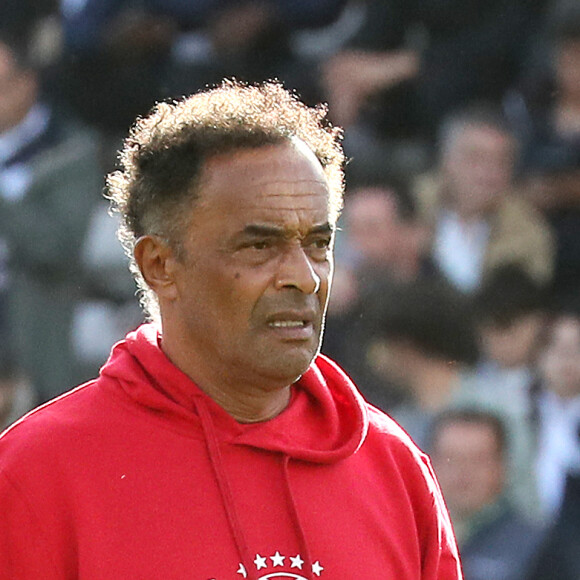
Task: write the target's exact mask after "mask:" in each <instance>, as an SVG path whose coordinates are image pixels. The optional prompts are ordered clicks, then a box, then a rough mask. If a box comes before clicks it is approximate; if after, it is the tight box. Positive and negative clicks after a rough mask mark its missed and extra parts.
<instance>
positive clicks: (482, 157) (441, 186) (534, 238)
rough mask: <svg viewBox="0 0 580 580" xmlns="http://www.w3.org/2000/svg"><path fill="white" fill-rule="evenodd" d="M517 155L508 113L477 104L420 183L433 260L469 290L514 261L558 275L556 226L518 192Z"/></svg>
mask: <svg viewBox="0 0 580 580" xmlns="http://www.w3.org/2000/svg"><path fill="white" fill-rule="evenodd" d="M517 154H518V144H517V142H516V139H515V137H514V134H513V133H512V131H511V129H510V128H509V126H508V125H507V124H506V122H505V119H504V118H503V116H502V115H501V114H500V113H498V112H497V111H496V110H495V109H494V108H490V107H488V106H486V105H471V106H469V107H467V108H466V109H462V110H459V111H456V112H454V113H453V114H452V115H451V116H450V117H449V118H448V119H447V120H446V121H445V122H444V123H443V125H442V126H441V129H440V141H439V156H440V160H439V166H438V168H437V170H436V172H435V173H434V174H430V175H426V176H422V177H421V178H420V179H418V180H417V182H416V186H415V191H416V195H417V201H418V207H419V209H420V213H421V215H422V219H423V220H425V223H426V224H428V225H429V226H430V227H431V229H432V245H433V249H432V252H433V259H434V261H435V262H436V264H437V266H438V267H439V269H440V270H441V272H442V274H443V275H444V276H445V277H446V278H447V279H448V280H449V281H450V282H451V283H452V284H454V285H455V286H456V287H457V288H459V289H460V290H461V291H463V292H473V291H474V290H476V288H477V287H478V285H479V284H480V283H481V281H482V279H483V278H484V276H485V274H486V273H487V272H489V271H490V270H491V269H493V268H495V267H497V266H500V265H502V264H506V263H514V264H518V265H520V266H521V267H522V268H523V269H524V270H525V271H526V272H528V273H529V274H530V275H531V276H533V278H534V279H535V280H537V281H538V282H540V283H546V282H547V281H549V280H550V277H551V275H552V270H553V249H554V248H553V237H552V232H551V231H550V227H549V225H548V224H547V223H546V221H545V220H544V218H543V217H542V216H541V215H540V214H539V213H538V212H536V211H535V210H534V209H533V208H532V207H531V205H530V204H529V203H527V202H526V201H525V200H523V199H521V198H519V197H517V196H515V195H514V194H513V186H514V169H515V164H516V159H517Z"/></svg>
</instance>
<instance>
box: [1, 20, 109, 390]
mask: <svg viewBox="0 0 580 580" xmlns="http://www.w3.org/2000/svg"><path fill="white" fill-rule="evenodd" d="M32 40H33V39H32V38H31V37H29V36H27V35H24V36H23V35H21V34H16V33H15V32H14V31H10V30H4V29H0V241H1V244H2V247H3V248H4V256H3V259H2V274H3V291H4V295H5V296H6V297H7V299H6V301H7V307H6V317H7V319H8V322H7V325H6V326H7V328H8V332H9V338H8V339H7V340H9V341H11V343H13V345H14V351H15V355H16V357H17V361H18V364H19V366H20V367H21V368H22V369H23V371H24V373H25V374H26V376H27V377H28V378H29V379H30V381H31V382H32V386H33V388H34V389H35V392H36V394H37V399H38V400H40V401H42V400H45V399H48V398H49V397H52V396H54V395H56V394H59V393H60V392H61V391H62V389H63V388H64V386H63V385H66V384H70V383H71V381H73V382H75V381H77V380H78V378H79V377H78V376H77V374H76V373H75V372H74V368H75V361H74V356H73V353H72V349H71V343H70V331H71V321H72V316H73V310H74V308H75V304H76V303H77V301H78V300H79V299H80V297H81V295H82V292H83V289H82V287H83V280H82V276H83V274H82V267H81V264H80V259H79V258H80V255H79V254H80V251H79V250H80V246H81V244H82V240H83V237H84V235H85V230H86V227H87V223H88V219H89V215H90V211H91V208H92V207H93V206H94V205H95V203H96V202H97V201H98V200H99V197H100V192H101V189H102V187H103V182H102V171H101V167H100V165H99V163H98V143H97V140H96V137H95V136H94V135H93V134H92V133H89V132H88V131H87V130H86V129H85V128H83V127H82V126H80V125H78V124H77V123H75V122H73V121H71V119H70V118H68V117H67V116H66V115H62V114H60V111H57V110H56V108H55V107H54V106H52V105H51V104H50V103H49V102H47V101H46V100H44V96H43V93H42V86H41V77H40V71H39V70H38V68H37V67H36V63H35V62H34V61H33V60H32V58H31V55H30V46H31V43H32Z"/></svg>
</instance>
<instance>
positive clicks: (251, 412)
mask: <svg viewBox="0 0 580 580" xmlns="http://www.w3.org/2000/svg"><path fill="white" fill-rule="evenodd" d="M161 348H162V350H163V352H164V353H165V354H166V355H167V357H168V358H169V360H171V362H172V363H173V364H174V365H175V366H176V367H177V368H179V369H180V370H181V371H182V372H184V373H185V374H186V375H187V376H188V377H189V378H190V379H191V380H192V381H194V382H195V384H196V385H197V386H198V387H199V388H200V389H201V390H202V391H204V392H205V393H206V394H207V395H208V396H209V397H210V398H211V399H213V400H214V401H215V402H216V403H217V404H218V405H219V406H220V407H222V408H223V409H224V410H225V411H227V412H228V413H229V414H230V415H231V416H232V417H233V418H234V419H235V420H236V421H238V422H240V423H257V422H260V421H267V420H269V419H272V418H274V417H276V416H277V415H279V414H280V413H281V412H282V411H283V410H284V409H285V408H286V407H287V406H288V403H289V402H290V394H291V381H283V380H281V379H271V378H268V377H259V376H255V375H252V376H241V375H239V374H234V373H232V372H231V369H230V368H224V367H223V366H220V365H219V364H216V365H213V366H212V365H208V364H207V360H208V357H201V358H203V359H204V360H200V357H199V356H197V353H195V352H191V351H190V350H185V349H184V347H183V346H182V343H181V342H179V341H177V342H175V343H174V342H173V341H171V340H168V339H167V338H166V337H164V338H163V339H162V342H161ZM204 363H205V364H204Z"/></svg>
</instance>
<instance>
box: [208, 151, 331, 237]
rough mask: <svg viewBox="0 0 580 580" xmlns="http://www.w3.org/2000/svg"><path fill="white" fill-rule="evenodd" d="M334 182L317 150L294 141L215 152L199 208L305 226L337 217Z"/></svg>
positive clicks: (237, 218)
mask: <svg viewBox="0 0 580 580" xmlns="http://www.w3.org/2000/svg"><path fill="white" fill-rule="evenodd" d="M329 201H330V200H329V187H328V181H327V178H326V175H325V173H324V170H323V168H322V166H321V164H320V162H319V161H318V159H317V158H316V156H315V155H314V154H313V153H312V152H311V151H310V150H309V149H308V148H307V147H305V146H301V145H296V144H293V143H285V144H281V145H271V146H270V145H269V146H264V147H259V148H255V149H244V150H240V151H236V152H234V153H230V154H224V155H217V156H214V157H212V158H210V159H209V160H208V161H207V162H206V163H205V166H204V168H203V171H202V175H201V180H200V185H199V202H198V208H199V209H200V210H201V211H202V212H203V213H204V214H206V216H208V215H209V214H213V216H214V218H217V217H218V216H221V217H222V219H224V220H226V219H228V220H230V221H248V220H250V221H251V220H253V221H257V222H260V221H265V222H276V223H284V224H287V225H288V227H292V226H296V227H299V226H300V225H301V224H302V223H304V222H306V223H309V222H312V221H316V222H327V221H331V216H330V203H329Z"/></svg>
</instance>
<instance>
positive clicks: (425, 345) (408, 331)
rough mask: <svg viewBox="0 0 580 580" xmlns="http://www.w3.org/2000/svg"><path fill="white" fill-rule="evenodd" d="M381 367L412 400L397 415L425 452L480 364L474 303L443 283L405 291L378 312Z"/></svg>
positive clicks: (425, 283)
mask: <svg viewBox="0 0 580 580" xmlns="http://www.w3.org/2000/svg"><path fill="white" fill-rule="evenodd" d="M371 316H374V317H375V320H376V325H377V331H376V339H375V340H376V344H375V347H374V352H375V353H376V354H375V357H376V358H375V360H376V364H377V366H379V368H380V369H381V370H382V372H383V373H384V375H385V376H386V377H390V378H391V380H393V381H395V382H397V383H398V384H399V385H401V388H403V389H405V390H406V392H407V393H408V400H407V401H405V402H403V403H402V404H401V405H399V406H397V407H396V408H394V409H392V410H391V415H392V416H393V417H394V418H395V419H396V420H397V421H398V422H399V424H400V425H401V426H402V427H403V428H404V429H405V430H406V431H407V432H408V433H409V435H411V437H412V438H413V440H414V441H415V443H417V445H419V447H422V448H425V446H426V444H427V440H428V433H429V430H430V428H431V423H432V421H433V419H434V418H435V417H436V416H437V415H438V414H439V413H440V412H441V411H443V410H445V409H447V408H449V407H450V406H452V405H454V404H455V401H456V400H457V398H458V397H459V395H460V393H461V392H462V390H463V389H464V388H465V387H464V385H463V382H464V381H466V380H469V379H468V376H469V374H468V372H467V371H468V369H469V368H471V366H472V365H474V364H475V363H476V362H477V358H478V351H477V341H476V337H475V330H474V327H473V321H472V316H471V313H470V309H469V303H468V301H467V300H466V299H465V297H464V296H462V295H461V294H460V293H459V292H458V291H457V290H455V289H454V288H453V287H451V286H449V285H448V284H447V283H445V282H442V281H421V282H414V283H411V284H407V285H404V286H400V287H399V288H398V289H397V290H396V291H393V292H391V293H390V294H389V295H387V296H385V299H384V302H383V304H381V305H380V308H378V309H377V310H376V311H375V312H373V313H371Z"/></svg>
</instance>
